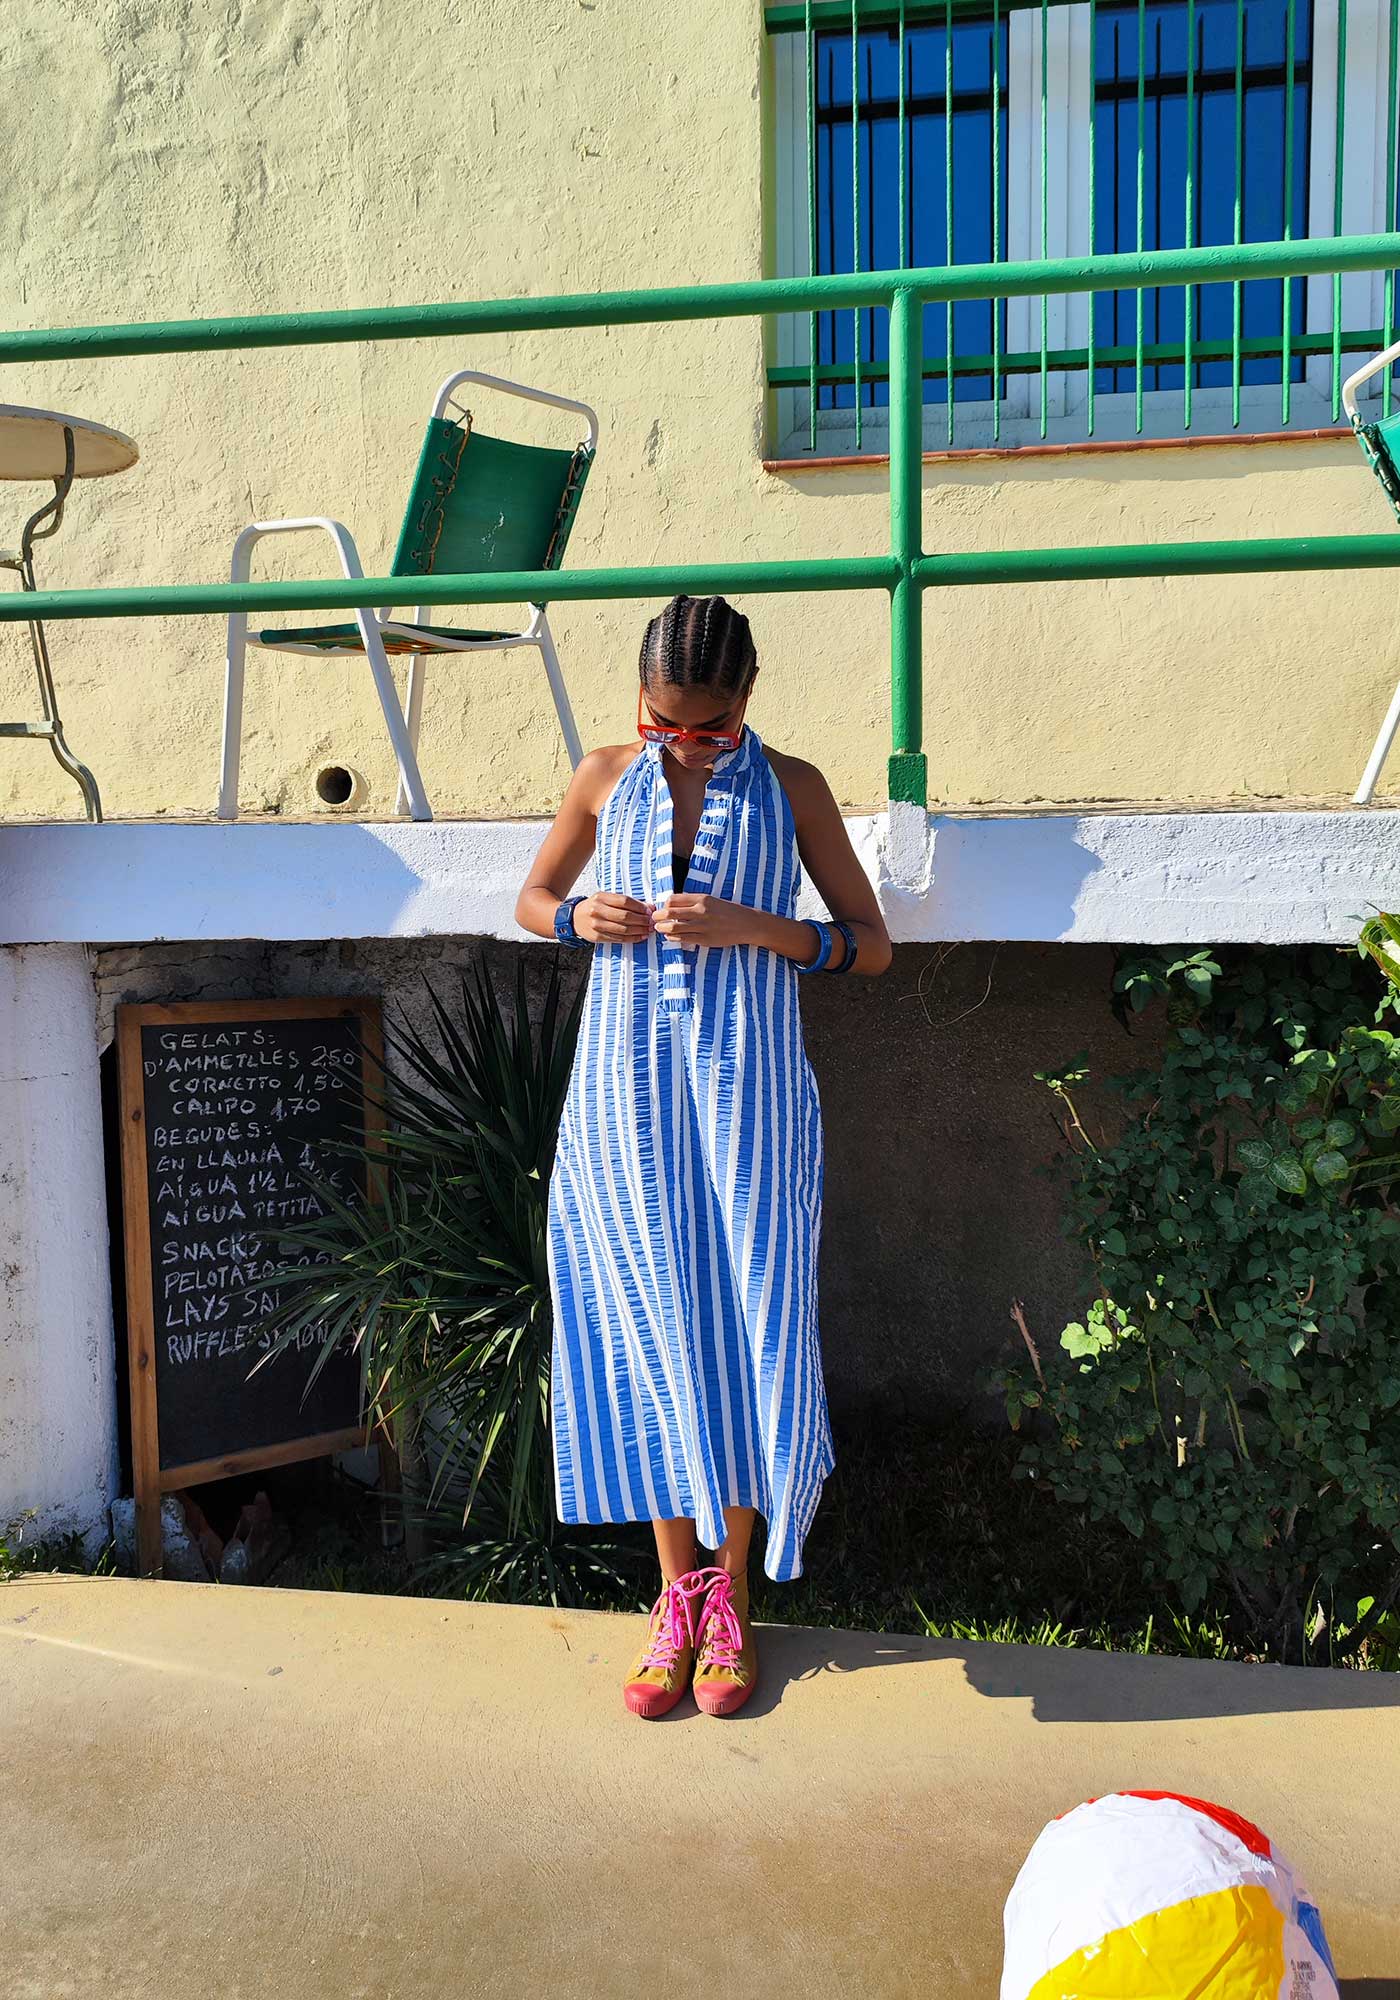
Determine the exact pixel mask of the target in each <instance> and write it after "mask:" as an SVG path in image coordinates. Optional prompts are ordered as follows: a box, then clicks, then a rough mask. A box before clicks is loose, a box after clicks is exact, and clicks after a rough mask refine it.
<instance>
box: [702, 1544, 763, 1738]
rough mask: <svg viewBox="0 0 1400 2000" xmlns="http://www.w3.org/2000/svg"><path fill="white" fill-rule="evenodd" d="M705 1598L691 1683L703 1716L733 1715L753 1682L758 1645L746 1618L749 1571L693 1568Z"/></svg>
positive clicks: (744, 1699) (743, 1700)
mask: <svg viewBox="0 0 1400 2000" xmlns="http://www.w3.org/2000/svg"><path fill="white" fill-rule="evenodd" d="M697 1575H698V1576H699V1577H700V1578H701V1579H702V1580H703V1582H704V1593H705V1601H704V1608H703V1609H702V1611H701V1613H700V1625H699V1629H698V1633H697V1640H696V1643H697V1646H698V1649H699V1652H698V1658H697V1659H696V1662H695V1678H694V1680H693V1681H692V1683H691V1686H692V1688H693V1690H694V1693H695V1700H696V1705H697V1706H698V1707H700V1708H702V1709H703V1710H704V1712H705V1714H706V1715H733V1713H734V1711H735V1710H736V1709H738V1708H742V1707H743V1705H744V1703H745V1702H746V1701H747V1700H748V1698H749V1696H750V1695H751V1694H752V1693H753V1691H754V1687H755V1685H756V1683H757V1680H758V1649H757V1647H756V1646H755V1644H754V1635H753V1624H752V1621H751V1620H750V1618H749V1579H748V1572H747V1571H744V1572H742V1573H741V1574H740V1575H738V1576H731V1575H730V1574H729V1571H728V1570H726V1569H706V1570H700V1571H697Z"/></svg>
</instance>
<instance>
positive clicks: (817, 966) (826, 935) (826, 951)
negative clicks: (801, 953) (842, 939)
mask: <svg viewBox="0 0 1400 2000" xmlns="http://www.w3.org/2000/svg"><path fill="white" fill-rule="evenodd" d="M802 921H803V923H806V924H810V925H811V926H812V929H813V930H814V931H815V932H816V934H817V936H818V938H819V939H820V941H821V942H820V949H819V950H818V952H817V955H816V957H815V958H814V959H813V960H812V963H811V964H810V965H804V964H803V963H802V961H801V959H799V960H798V961H797V969H798V971H799V972H821V971H822V970H823V969H824V968H825V965H826V962H827V960H828V959H829V958H830V957H831V947H832V945H833V944H834V943H835V939H834V938H833V937H832V934H831V926H830V924H823V923H819V922H818V920H817V919H816V918H815V917H804V918H803V919H802Z"/></svg>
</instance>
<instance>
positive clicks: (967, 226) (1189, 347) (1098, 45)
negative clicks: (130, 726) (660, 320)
mask: <svg viewBox="0 0 1400 2000" xmlns="http://www.w3.org/2000/svg"><path fill="white" fill-rule="evenodd" d="M813 11H814V10H813V9H809V8H805V7H803V6H800V5H796V4H794V0H775V4H772V5H770V6H769V9H768V17H769V24H770V27H771V29H772V31H773V32H772V37H771V41H772V48H773V82H774V90H773V105H774V115H775V116H776V118H777V120H778V125H777V129H776V132H775V145H774V147H773V149H772V154H771V157H772V159H773V161H774V167H773V187H772V189H771V190H770V194H771V196H772V199H773V202H774V222H775V226H774V229H773V232H772V240H773V242H774V245H775V249H776V254H777V268H778V269H779V270H780V271H781V272H784V273H790V274H801V273H804V272H806V271H808V270H812V271H816V272H846V271H854V270H875V269H895V268H898V267H900V266H909V265H915V266H932V267H939V266H943V265H947V264H969V263H984V262H985V263H992V262H996V261H999V260H1001V261H1015V262H1023V261H1027V260H1032V259H1035V258H1038V257H1041V256H1045V257H1047V258H1051V259H1053V258H1072V257H1077V256H1079V255H1087V254H1089V253H1090V252H1092V253H1094V254H1098V255H1108V254H1112V253H1115V252H1131V251H1134V250H1136V249H1137V247H1138V246H1139V244H1141V246H1142V248H1143V249H1144V250H1157V249H1175V248H1180V247H1186V246H1192V247H1195V246H1201V247H1204V246H1210V245H1217V244H1219V245H1224V244H1230V243H1233V242H1234V241H1235V240H1236V239H1237V238H1238V240H1240V241H1242V242H1246V243H1247V242H1259V241H1272V240H1276V239H1280V238H1285V237H1289V236H1292V237H1296V238H1304V237H1309V236H1312V237H1318V236H1330V235H1334V234H1341V235H1352V234H1366V233H1369V232H1371V231H1376V230H1385V229H1394V228H1396V226H1397V218H1400V186H1397V179H1400V174H1398V173H1397V167H1398V166H1400V145H1397V130H1396V127H1397V119H1398V118H1400V113H1398V112H1397V104H1398V103H1400V34H1397V9H1396V7H1394V6H1393V5H1392V4H1391V0H1349V5H1348V7H1347V8H1346V9H1342V8H1339V7H1330V6H1322V5H1319V4H1318V0H1141V5H1139V0H1095V4H1094V5H1092V6H1091V5H1090V4H1088V0H1043V4H1039V5H1037V4H1033V3H1032V4H1028V5H1027V4H1016V0H1000V4H999V6H998V7H997V9H996V10H995V12H994V10H993V7H992V5H991V0H988V3H987V5H986V6H985V8H980V9H974V7H972V6H971V5H969V4H966V0H956V13H955V14H954V13H953V9H952V8H951V7H949V6H948V5H947V4H946V0H934V4H927V0H904V6H903V9H902V12H903V16H904V23H905V25H904V31H903V34H902V35H901V31H900V27H899V25H898V23H897V22H892V21H891V16H892V15H895V14H896V12H897V11H898V10H897V9H896V6H895V5H894V4H892V0H857V4H856V7H855V9H854V11H855V15H856V19H857V21H858V23H859V31H858V33H856V34H855V35H854V36H853V34H852V31H851V29H850V28H849V27H835V28H833V27H825V26H822V25H821V23H820V20H818V21H817V24H816V25H815V26H813V27H812V29H811V32H810V37H809V35H808V33H807V32H806V28H807V23H808V21H809V20H810V19H811V16H812V13H813ZM821 11H823V12H824V11H825V10H821ZM950 18H951V20H952V25H951V27H949V26H948V25H947V24H948V22H949V20H950ZM809 130H810V134H811V148H810V157H809V150H808V134H809ZM1397 316H1398V315H1397V307H1396V286H1395V283H1394V279H1393V277H1392V276H1386V275H1383V274H1375V275H1374V276H1372V275H1371V274H1364V275H1356V274H1353V275H1350V276H1344V277H1343V278H1342V279H1341V280H1340V281H1339V282H1338V283H1337V284H1336V285H1334V284H1333V281H1332V280H1331V278H1330V277H1325V278H1315V279H1311V280H1306V281H1305V280H1302V279H1292V280H1290V281H1288V282H1287V283H1286V284H1285V283H1284V282H1283V281H1281V280H1265V279H1251V280H1248V281H1245V282H1242V283H1241V284H1239V285H1238V286H1236V285H1235V284H1233V283H1229V282H1227V283H1215V284H1202V285H1196V286H1193V287H1191V288H1190V291H1189V294H1188V292H1187V291H1186V289H1185V288H1184V287H1182V286H1181V285H1175V286H1164V287H1162V288H1160V289H1157V290H1151V291H1147V292H1145V293H1143V294H1142V295H1141V297H1139V295H1138V294H1137V293H1136V292H1134V291H1131V290H1123V291H1117V292H1104V293H1095V294H1084V293H1080V294H1072V295H1069V296H1063V297H1053V296H1052V297H1050V298H1048V299H1046V300H1041V299H1039V298H1035V299H1025V298H1020V299H1016V300H1011V301H1002V302H1000V303H999V304H997V305H995V306H994V305H993V304H992V302H991V301H987V300H971V301H967V302H960V303H958V304H956V305H955V306H954V307H953V308H952V310H951V312H950V311H949V310H948V308H947V307H946V306H943V305H938V304H934V305H929V306H928V307H926V308H925V312H924V353H925V366H926V370H927V372H926V375H925V380H924V401H925V403H926V404H930V403H932V404H939V405H942V406H943V414H942V416H941V417H940V419H939V420H938V421H937V422H936V423H934V422H933V421H932V420H931V421H930V425H929V431H930V436H931V439H932V437H933V436H938V437H939V438H940V440H945V439H946V441H949V442H956V443H958V444H968V445H984V444H990V443H993V442H996V443H1002V444H1012V445H1014V444H1023V443H1024V444H1030V443H1034V442H1037V441H1038V440H1039V439H1042V438H1048V439H1053V440H1054V441H1056V442H1060V441H1068V442H1072V441H1074V440H1076V439H1079V438H1083V437H1086V436H1088V435H1090V434H1092V435H1094V436H1099V437H1103V436H1108V437H1120V438H1126V437H1131V436H1146V437H1172V436H1179V435H1181V434H1183V432H1184V431H1187V430H1190V429H1191V428H1192V427H1193V426H1194V427H1195V428H1196V429H1197V430H1202V429H1204V430H1209V431H1221V430H1230V429H1236V430H1244V431H1250V430H1254V431H1261V430H1267V431H1272V430H1277V429H1281V428H1284V427H1294V428H1312V427H1317V426H1327V425H1329V424H1339V423H1340V422H1341V421H1342V419H1341V410H1340V401H1339V390H1340V383H1341V380H1342V379H1343V377H1344V375H1345V374H1346V373H1349V372H1350V367H1351V366H1353V365H1355V364H1354V361H1351V360H1350V359H1349V358H1350V357H1359V356H1362V355H1365V354H1368V353H1373V352H1375V350H1376V348H1377V346H1379V345H1381V344H1388V343H1389V341H1391V340H1392V339H1394V338H1395V336H1396V334H1397V333H1400V326H1398V325H1397V323H1396V322H1397ZM809 334H810V335H813V336H814V339H809ZM950 346H951V349H952V356H953V378H954V380H953V393H952V398H951V401H950V399H949V385H948V371H947V360H948V353H949V348H950ZM1285 350H1286V355H1285ZM1139 355H1140V356H1141V366H1140V367H1139ZM887 356H888V329H887V316H886V314H885V312H884V310H883V309H882V308H880V309H863V310H861V311H860V312H858V313H857V312H855V311H852V310H850V309H843V310H838V311H833V312H824V313H820V314H818V315H815V316H814V317H813V318H810V319H809V317H808V316H807V315H793V316H791V317H788V318H786V319H784V320H783V321H782V322H781V323H780V325H779V328H778V335H777V340H776V343H775V351H774V355H773V357H772V359H773V366H772V372H771V380H772V382H773V384H774V386H775V387H776V388H777V389H778V391H779V395H778V397H777V399H776V401H775V404H774V412H775V416H776V420H777V430H778V433H779V438H780V439H781V440H785V441H786V444H785V446H783V447H782V448H788V447H790V448H792V449H794V450H810V449H812V448H813V447H815V448H816V449H818V450H820V449H822V448H823V447H822V444H821V441H820V439H819V438H818V436H817V433H818V432H825V434H826V436H827V437H828V438H829V439H830V440H831V441H832V442H831V445H830V448H831V449H835V450H838V451H839V450H843V449H846V448H847V444H848V434H853V437H852V438H851V439H850V441H851V442H854V443H855V444H857V445H859V444H860V442H861V436H862V432H863V430H864V429H865V428H868V429H869V431H870V434H871V439H872V448H876V449H878V448H879V442H878V440H879V434H880V431H881V428H882V426H883V425H884V424H885V422H886V421H887V410H888V403H889V395H888V387H887V383H886V380H885V377H884V372H883V371H884V369H885V366H886V363H887ZM1344 357H1348V359H1344ZM814 364H815V368H816V393H815V397H814V398H813V397H812V394H811V382H812V372H811V371H812V368H813V365H814ZM1222 392H1223V393H1222ZM1387 393H1388V391H1387ZM813 403H814V404H815V407H813ZM954 431H956V438H955V439H954V438H953V435H952V434H953V432H954Z"/></svg>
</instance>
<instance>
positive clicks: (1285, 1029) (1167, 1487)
mask: <svg viewBox="0 0 1400 2000" xmlns="http://www.w3.org/2000/svg"><path fill="white" fill-rule="evenodd" d="M1391 941H1392V939H1391V937H1390V935H1389V934H1387V936H1386V942H1391ZM1366 951H1367V947H1366V945H1365V943H1364V942H1363V952H1362V954H1360V955H1358V954H1357V953H1355V952H1342V951H1337V950H1327V949H1323V948H1315V949H1314V948H1300V949H1296V950H1294V949H1289V950H1280V949H1277V948H1270V949H1265V948H1259V949H1250V950H1238V949H1237V950H1234V951H1225V950H1217V951H1212V952H1193V953H1187V952H1138V953H1133V954H1130V955H1125V956H1123V957H1122V958H1121V959H1120V962H1119V965H1118V968H1117V972H1116V977H1115V998H1116V1002H1117V1004H1118V1006H1119V1008H1120V1009H1121V1010H1122V1013H1123V1015H1124V1018H1125V1020H1127V1021H1131V1020H1132V1019H1133V1018H1134V1017H1135V1016H1141V1015H1142V1014H1143V1013H1144V1012H1145V1011H1146V1010H1147V1009H1150V1008H1164V1009H1165V1014H1166V1022H1167V1041H1166V1047H1165V1051H1164V1053H1163V1054H1162V1056H1161V1058H1160V1060H1159V1061H1158V1062H1156V1063H1155V1064H1154V1065H1153V1066H1152V1067H1150V1068H1144V1069H1141V1070H1138V1071H1137V1072H1135V1073H1134V1074H1132V1075H1129V1076H1125V1077H1119V1078H1116V1079H1112V1080H1111V1081H1112V1084H1113V1087H1114V1088H1115V1090H1116V1091H1117V1093H1118V1095H1119V1097H1120V1098H1121V1101H1122V1106H1123V1113H1124V1116H1123V1118H1122V1122H1121V1126H1120V1127H1119V1129H1118V1130H1117V1135H1116V1136H1114V1137H1112V1138H1111V1139H1109V1138H1104V1137H1103V1136H1102V1135H1100V1136H1099V1137H1095V1136H1094V1134H1093V1133H1091V1132H1090V1131H1089V1130H1088V1129H1087V1127H1086V1124H1085V1122H1084V1119H1083V1117H1082V1116H1081V1112H1080V1109H1079V1103H1078V1097H1077V1093H1078V1091H1079V1086H1080V1085H1081V1084H1082V1083H1083V1082H1084V1081H1085V1079H1086V1077H1087V1074H1088V1070H1087V1065H1086V1063H1085V1061H1084V1059H1083V1058H1078V1059H1076V1061H1074V1062H1073V1063H1070V1064H1067V1065H1066V1066H1065V1067H1064V1068H1063V1070H1061V1071H1059V1072H1056V1073H1050V1072H1045V1073H1043V1074H1042V1076H1041V1079H1040V1080H1041V1081H1042V1082H1044V1083H1045V1084H1046V1086H1047V1088H1048V1089H1050V1090H1051V1091H1052V1092H1053V1094H1054V1095H1055V1097H1056V1099H1057V1100H1058V1104H1059V1107H1060V1112H1061V1125H1062V1130H1063V1133H1064V1139H1065V1149H1064V1153H1063V1155H1062V1157H1061V1160H1060V1162H1059V1166H1060V1168H1061V1170H1062V1171H1063V1172H1064V1174H1065V1176H1066V1180H1067V1196H1068V1212H1067V1228H1068V1231H1069V1233H1070V1234H1071V1235H1072V1236H1073V1237H1074V1238H1076V1239H1077V1240H1078V1242H1079V1243H1080V1244H1081V1245H1082V1246H1083V1248H1084V1250H1085V1251H1086V1253H1087V1256H1088V1258H1089V1260H1090V1261H1091V1263H1092V1266H1093V1270H1094V1273H1095V1277H1096V1281H1097V1282H1096V1292H1097V1296H1096V1297H1094V1298H1093V1300H1092V1301H1091V1302H1090V1303H1089V1304H1088V1307H1087V1310H1086V1311H1085V1313H1084V1316H1083V1318H1082V1320H1080V1321H1077V1322H1076V1323H1074V1324H1072V1325H1070V1326H1067V1327H1066V1328H1065V1329H1064V1331H1063V1333H1062V1335H1061V1337H1060V1345H1061V1348H1062V1349H1063V1359H1062V1360H1059V1361H1058V1362H1056V1363H1054V1364H1052V1365H1046V1364H1044V1363H1042V1359H1041V1357H1040V1355H1039V1353H1038V1352H1037V1351H1036V1349H1035V1346H1034V1343H1033V1340H1032V1339H1031V1337H1030V1336H1029V1333H1027V1337H1026V1345H1027V1348H1028V1350H1029V1353H1028V1360H1027V1361H1026V1362H1025V1363H1024V1364H1022V1365H1018V1366H1016V1367H1013V1368H1009V1369H1006V1370H1003V1371H1001V1372H1000V1373H999V1374H998V1375H997V1376H996V1377H995V1378H994V1379H995V1383H996V1386H997V1387H998V1388H999V1389H1000V1390H1001V1391H1002V1393H1003V1394H1004V1396H1005V1399H1006V1407H1007V1411H1008V1414H1009V1416H1010V1420H1011V1422H1012V1424H1013V1426H1015V1427H1017V1428H1021V1427H1022V1426H1024V1427H1025V1429H1026V1431H1027V1443H1026V1446H1025V1448H1024V1452H1023V1455H1022V1462H1021V1465H1020V1467H1019V1470H1020V1471H1021V1472H1023V1473H1026V1474H1031V1475H1034V1476H1036V1477H1037V1478H1039V1479H1040V1480H1042V1481H1043V1482H1044V1483H1045V1484H1047V1485H1048V1486H1049V1487H1050V1488H1052V1489H1053V1491H1054V1492H1055V1493H1056V1495H1057V1496H1058V1497H1059V1498H1060V1499H1062V1500H1065V1501H1068V1502H1071V1503H1073V1504H1074V1505H1076V1506H1078V1507H1081V1508H1087V1509H1088V1510H1089V1512H1090V1513H1091V1515H1092V1516H1093V1517H1095V1518H1105V1517H1108V1518H1112V1519H1113V1520H1115V1521H1118V1522H1120V1523H1121V1524H1122V1525H1123V1526H1124V1527H1126V1528H1127V1529H1128V1530H1129V1532H1130V1533H1131V1534H1133V1535H1134V1536H1136V1537H1138V1538H1140V1540H1141V1543H1142V1552H1143V1561H1144V1565H1145V1570H1146V1573H1147V1575H1148V1576H1149V1578H1150V1579H1151V1580H1153V1581H1154V1582H1155V1583H1157V1584H1159V1585H1161V1586H1162V1587H1163V1588H1165V1589H1166V1590H1167V1591H1169V1592H1170V1593H1172V1594H1173V1595H1174V1596H1175V1598H1176V1599H1177V1600H1178V1602H1179V1603H1180V1605H1181V1606H1182V1607H1183V1608H1184V1610H1185V1611H1186V1612H1188V1613H1192V1612H1195V1611H1197V1610H1199V1609H1200V1608H1201V1607H1202V1606H1203V1605H1206V1604H1210V1605H1212V1606H1221V1605H1228V1606H1229V1607H1230V1608H1231V1615H1232V1619H1233V1622H1234V1624H1235V1628H1236V1631H1237V1633H1238V1634H1239V1636H1240V1638H1241V1640H1242V1642H1243V1643H1244V1644H1245V1645H1246V1646H1248V1647H1250V1648H1251V1649H1253V1650H1257V1651H1259V1652H1261V1653H1263V1654H1265V1655H1267V1656H1268V1657H1271V1658H1274V1659H1280V1660H1294V1661H1298V1660H1341V1659H1345V1658H1347V1657H1348V1656H1350V1655H1352V1654H1354V1653H1355V1652H1356V1651H1357V1649H1358V1648H1359V1647H1361V1646H1363V1645H1370V1644H1373V1643H1375V1641H1376V1640H1377V1639H1378V1638H1379V1636H1380V1634H1381V1633H1382V1632H1384V1631H1386V1630H1388V1629H1391V1627H1388V1626H1387V1620H1388V1619H1390V1616H1391V1613H1392V1610H1393V1607H1394V1606H1395V1605H1396V1603H1397V1601H1398V1600H1400V1283H1397V1277H1398V1276H1400V1209H1397V1207H1396V1205H1395V1200H1394V1197H1395V1194H1396V1175H1397V1172H1400V1138H1398V1137H1397V1135H1400V1034H1397V1032H1396V1030H1397V1028H1400V997H1398V996H1397V993H1396V991H1395V989H1394V988H1393V987H1390V988H1382V987H1381V986H1380V983H1379V982H1378V981H1377V979H1376V976H1375V967H1374V965H1373V964H1371V963H1369V962H1368V958H1367V956H1366ZM1370 956H1371V957H1373V958H1375V959H1376V960H1377V962H1379V963H1381V964H1382V965H1383V966H1384V967H1385V969H1386V970H1387V971H1388V972H1389V970H1390V969H1391V968H1390V967H1389V966H1388V965H1386V962H1385V960H1384V958H1383V957H1382V955H1381V954H1380V952H1379V951H1375V950H1373V951H1371V953H1370ZM1392 1627H1393V1621H1392Z"/></svg>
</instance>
